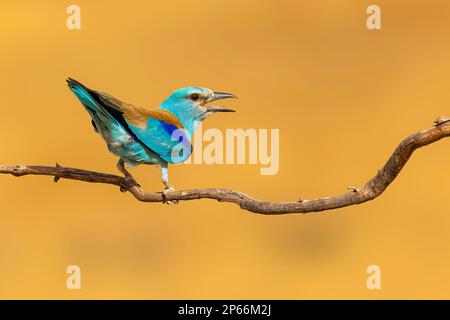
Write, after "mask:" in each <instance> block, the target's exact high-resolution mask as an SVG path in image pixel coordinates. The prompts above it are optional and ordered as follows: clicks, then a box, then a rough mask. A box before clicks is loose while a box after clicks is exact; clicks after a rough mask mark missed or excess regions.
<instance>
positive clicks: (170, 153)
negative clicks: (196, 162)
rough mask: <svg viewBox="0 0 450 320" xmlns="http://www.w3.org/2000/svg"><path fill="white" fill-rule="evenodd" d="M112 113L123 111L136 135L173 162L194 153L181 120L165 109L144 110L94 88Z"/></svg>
mask: <svg viewBox="0 0 450 320" xmlns="http://www.w3.org/2000/svg"><path fill="white" fill-rule="evenodd" d="M94 92H95V94H96V96H97V97H98V100H99V101H101V102H102V104H103V105H104V106H105V108H106V109H107V110H108V111H109V112H111V113H120V114H121V115H122V117H123V119H124V120H125V121H126V124H127V125H128V128H129V129H130V130H131V131H132V132H133V133H134V134H135V135H136V136H137V138H138V139H139V140H140V141H141V142H142V143H143V144H145V145H146V146H147V147H148V148H150V149H151V150H152V151H153V152H156V153H157V154H158V155H159V156H160V157H161V158H162V159H164V160H165V161H167V162H170V163H180V162H183V161H185V160H186V159H187V158H188V157H189V156H190V154H191V152H192V145H191V143H190V139H189V137H188V135H187V134H186V130H185V129H184V127H183V125H182V124H181V122H180V120H179V119H178V118H177V117H176V116H175V115H174V114H173V113H171V112H170V111H167V110H164V109H145V108H141V107H137V106H134V105H132V104H130V103H127V102H123V101H121V100H119V99H117V98H115V97H113V96H111V95H109V94H107V93H103V92H100V91H94Z"/></svg>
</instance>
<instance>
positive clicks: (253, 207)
mask: <svg viewBox="0 0 450 320" xmlns="http://www.w3.org/2000/svg"><path fill="white" fill-rule="evenodd" d="M448 136H450V118H447V117H439V118H438V119H437V120H436V121H435V125H434V126H433V127H431V128H428V129H425V130H422V131H419V132H417V133H415V134H413V135H411V136H409V137H408V138H406V139H405V140H403V141H402V142H401V143H400V144H399V146H398V147H397V149H395V151H394V153H393V154H392V156H391V157H390V158H389V160H388V161H387V163H386V164H385V165H384V167H383V168H381V169H380V170H379V171H378V173H377V175H376V176H375V177H373V178H372V179H370V180H369V181H368V182H367V183H366V184H365V185H364V186H363V187H362V188H353V187H351V188H349V189H351V191H349V192H347V193H345V194H341V195H338V196H335V197H327V198H319V199H313V200H299V201H294V202H268V201H260V200H256V199H254V198H252V197H250V196H248V195H246V194H244V193H241V192H238V191H234V190H229V189H190V190H178V191H174V192H170V193H168V194H167V195H166V196H164V195H163V194H162V192H145V191H144V190H142V188H141V187H140V186H139V185H138V184H137V182H136V181H135V180H127V181H126V180H125V179H124V178H123V177H120V176H116V175H112V174H106V173H99V172H94V171H88V170H82V169H75V168H66V167H61V166H59V165H58V164H57V165H56V167H45V166H24V165H17V166H2V165H0V173H3V174H12V175H14V176H16V177H21V176H24V175H30V174H31V175H46V176H53V177H54V181H55V182H57V181H58V180H59V179H61V178H64V179H72V180H80V181H85V182H92V183H105V184H112V185H116V186H119V187H121V190H122V191H129V192H130V193H131V194H132V195H133V196H134V197H135V198H136V199H137V200H139V201H143V202H165V201H174V200H175V201H176V200H182V201H187V200H196V199H215V200H218V201H220V202H231V203H235V204H237V205H239V206H240V207H241V208H242V209H244V210H248V211H251V212H254V213H261V214H286V213H307V212H317V211H324V210H331V209H337V208H342V207H346V206H351V205H355V204H360V203H363V202H366V201H369V200H373V199H375V198H376V197H378V196H379V195H380V194H382V193H383V192H384V190H386V188H387V187H388V186H389V185H390V184H391V183H392V181H394V179H395V178H396V177H397V175H398V174H399V173H400V171H401V170H402V168H403V166H404V165H405V164H406V162H407V161H408V160H409V158H410V157H411V155H412V153H413V152H414V150H416V149H418V148H421V147H424V146H426V145H429V144H431V143H434V142H436V141H438V140H440V139H442V138H445V137H448Z"/></svg>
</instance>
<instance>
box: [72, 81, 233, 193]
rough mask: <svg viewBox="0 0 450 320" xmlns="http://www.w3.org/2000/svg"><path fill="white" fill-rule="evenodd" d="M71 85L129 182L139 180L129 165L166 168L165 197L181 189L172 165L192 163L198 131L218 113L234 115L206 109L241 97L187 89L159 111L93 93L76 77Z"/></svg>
mask: <svg viewBox="0 0 450 320" xmlns="http://www.w3.org/2000/svg"><path fill="white" fill-rule="evenodd" d="M66 81H67V84H68V86H69V88H70V90H72V92H73V93H74V94H75V95H76V96H77V98H78V99H79V100H80V101H81V103H82V104H83V106H84V107H85V109H86V110H87V112H88V113H89V115H90V116H91V118H92V125H93V126H94V129H95V131H96V132H97V133H99V134H100V135H101V136H102V137H103V139H104V140H105V141H106V144H107V146H108V149H109V151H110V152H111V153H113V154H114V155H116V156H118V157H119V158H120V159H119V161H118V163H117V168H118V169H119V170H120V172H121V173H122V174H123V175H124V176H125V179H126V180H129V179H133V178H132V176H131V174H130V173H129V172H128V170H127V169H126V166H127V167H134V166H136V165H139V164H150V165H154V164H157V165H160V166H161V173H162V182H163V183H164V185H165V189H164V194H165V195H166V193H167V192H170V191H173V190H175V189H174V188H173V186H172V184H171V183H170V182H169V174H168V164H169V163H181V162H183V161H185V160H186V159H188V158H189V156H190V155H191V152H192V144H191V138H192V135H193V133H194V130H195V128H196V127H197V126H198V125H199V124H200V123H201V122H202V121H203V120H205V119H206V118H208V117H209V116H210V115H212V114H214V113H216V112H234V110H231V109H228V108H224V107H218V106H206V104H207V103H209V102H212V101H216V100H220V99H227V98H236V96H234V95H233V94H230V93H222V92H214V91H212V90H210V89H207V88H200V87H186V88H182V89H178V90H176V91H175V92H173V93H172V94H171V95H170V96H169V97H168V98H167V99H166V100H165V101H164V102H163V103H162V104H161V105H160V106H159V108H156V109H145V108H141V107H137V106H134V105H132V104H130V103H127V102H123V101H120V100H119V99H116V98H114V97H113V96H111V95H109V94H107V93H103V92H100V91H96V90H91V89H89V88H87V87H86V86H84V85H83V84H81V83H80V82H78V81H77V80H74V79H72V78H68V79H67V80H66Z"/></svg>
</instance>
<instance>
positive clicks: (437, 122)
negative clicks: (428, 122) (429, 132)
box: [434, 116, 450, 126]
mask: <svg viewBox="0 0 450 320" xmlns="http://www.w3.org/2000/svg"><path fill="white" fill-rule="evenodd" d="M449 121H450V118H449V117H445V116H440V117H439V118H437V119H436V120H435V121H434V124H435V126H440V125H441V124H444V123H446V122H449Z"/></svg>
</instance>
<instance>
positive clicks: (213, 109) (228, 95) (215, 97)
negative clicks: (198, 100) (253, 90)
mask: <svg viewBox="0 0 450 320" xmlns="http://www.w3.org/2000/svg"><path fill="white" fill-rule="evenodd" d="M231 98H234V99H237V97H236V96H235V95H234V94H231V93H225V92H214V95H213V96H212V97H211V98H208V100H206V103H208V102H212V101H217V100H222V99H231ZM206 109H207V110H208V112H236V111H235V110H232V109H228V108H225V107H218V106H207V107H206Z"/></svg>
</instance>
